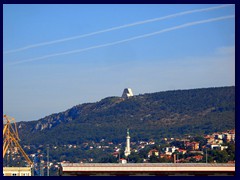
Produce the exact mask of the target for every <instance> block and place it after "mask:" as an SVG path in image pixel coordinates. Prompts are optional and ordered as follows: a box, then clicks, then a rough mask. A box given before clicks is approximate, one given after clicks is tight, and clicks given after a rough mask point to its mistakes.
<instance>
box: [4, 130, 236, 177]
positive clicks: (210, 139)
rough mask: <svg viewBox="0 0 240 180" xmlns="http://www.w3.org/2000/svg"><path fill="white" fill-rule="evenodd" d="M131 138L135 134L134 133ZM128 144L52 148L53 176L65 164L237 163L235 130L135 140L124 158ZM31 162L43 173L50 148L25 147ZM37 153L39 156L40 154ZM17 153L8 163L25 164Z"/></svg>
mask: <svg viewBox="0 0 240 180" xmlns="http://www.w3.org/2000/svg"><path fill="white" fill-rule="evenodd" d="M130 136H131V134H130ZM125 146H126V143H125V142H123V143H119V144H114V143H113V142H108V141H105V139H102V140H101V141H100V142H93V141H91V142H84V143H82V144H66V145H59V146H58V145H49V160H50V161H49V166H50V172H51V173H52V174H56V173H57V169H58V167H59V165H60V164H61V163H63V162H78V163H79V162H80V163H96V162H101V163H161V162H162V163H192V162H195V163H197V162H199V163H204V162H206V163H234V162H235V129H232V130H228V131H225V132H215V133H212V134H208V135H205V136H202V137H201V136H197V137H193V136H188V135H186V137H183V138H166V137H165V138H162V140H161V141H160V142H155V141H154V140H153V139H151V140H148V141H138V142H134V141H131V143H130V146H131V154H130V155H129V156H128V157H126V156H125V155H124V149H125ZM23 149H24V150H25V151H26V152H27V154H29V155H30V158H31V159H34V158H36V156H37V157H38V158H39V162H41V164H42V170H43V171H44V169H46V168H47V151H46V150H47V147H46V146H44V145H39V146H38V147H37V146H35V145H23ZM36 152H37V153H36ZM21 160H22V159H21V156H20V154H19V153H18V152H17V149H16V152H15V153H14V154H13V155H12V157H11V160H10V158H8V159H7V160H5V161H4V164H5V165H7V164H9V163H11V164H14V165H15V166H17V165H19V166H20V165H22V164H21V163H22V162H24V161H21Z"/></svg>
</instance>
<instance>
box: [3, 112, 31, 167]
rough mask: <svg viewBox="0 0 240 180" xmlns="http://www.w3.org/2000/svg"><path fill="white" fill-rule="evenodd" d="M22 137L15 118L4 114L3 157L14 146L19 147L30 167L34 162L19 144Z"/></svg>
mask: <svg viewBox="0 0 240 180" xmlns="http://www.w3.org/2000/svg"><path fill="white" fill-rule="evenodd" d="M19 141H20V138H19V136H18V130H17V125H16V122H15V120H14V118H12V117H9V116H7V115H4V116H3V158H4V156H5V155H6V152H7V151H8V150H10V151H12V150H13V148H15V147H16V148H18V149H19V150H20V152H21V153H22V155H23V157H24V158H25V159H26V161H27V163H28V165H29V166H30V167H32V166H33V162H32V161H31V160H30V159H29V157H28V156H27V154H26V153H25V151H24V150H23V149H22V147H21V145H20V144H19Z"/></svg>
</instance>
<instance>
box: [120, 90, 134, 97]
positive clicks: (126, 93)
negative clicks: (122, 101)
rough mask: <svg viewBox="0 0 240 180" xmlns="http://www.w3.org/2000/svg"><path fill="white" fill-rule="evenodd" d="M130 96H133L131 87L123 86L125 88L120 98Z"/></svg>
mask: <svg viewBox="0 0 240 180" xmlns="http://www.w3.org/2000/svg"><path fill="white" fill-rule="evenodd" d="M131 96H133V92H132V89H130V88H125V89H124V90H123V94H122V98H129V97H131Z"/></svg>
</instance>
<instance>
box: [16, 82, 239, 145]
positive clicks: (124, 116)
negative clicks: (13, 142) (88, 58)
mask: <svg viewBox="0 0 240 180" xmlns="http://www.w3.org/2000/svg"><path fill="white" fill-rule="evenodd" d="M18 127H19V135H20V138H21V140H22V142H21V143H23V144H48V143H49V144H68V143H72V144H79V143H82V142H85V141H88V140H93V141H100V140H101V139H106V140H109V141H113V142H116V143H117V142H124V141H125V136H126V129H127V128H130V132H131V140H133V141H134V140H147V139H151V138H153V139H160V138H162V137H179V136H183V135H185V134H190V135H191V134H192V135H200V134H207V133H211V132H216V131H224V130H227V129H232V128H235V87H234V86H233V87H218V88H203V89H192V90H174V91H166V92H157V93H151V94H143V95H137V96H133V97H131V98H129V99H123V98H120V97H108V98H105V99H102V100H101V101H99V102H96V103H85V104H80V105H77V106H74V107H72V108H70V109H68V110H66V111H64V112H60V113H57V114H52V115H50V116H46V117H44V118H42V119H40V120H38V121H31V122H19V123H18Z"/></svg>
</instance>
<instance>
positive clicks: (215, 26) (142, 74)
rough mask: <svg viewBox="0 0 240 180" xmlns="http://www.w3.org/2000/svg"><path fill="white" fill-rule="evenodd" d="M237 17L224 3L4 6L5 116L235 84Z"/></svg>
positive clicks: (22, 117) (23, 117) (21, 117)
mask: <svg viewBox="0 0 240 180" xmlns="http://www.w3.org/2000/svg"><path fill="white" fill-rule="evenodd" d="M218 6H219V7H220V6H222V7H221V8H215V9H214V8H213V9H209V10H206V9H207V8H212V7H218ZM199 9H205V10H202V11H199V12H193V10H199ZM182 12H188V13H185V14H182V15H180V14H179V13H182ZM174 14H177V15H176V16H171V17H169V18H165V19H164V18H163V19H162V20H155V21H152V22H148V20H153V19H155V18H161V17H166V16H170V15H174ZM234 15H235V6H234V5H229V6H225V5H224V6H223V5H220V4H201V5H198V4H187V5H183V4H180V5H178V4H173V5H172V4H171V5H165V4H157V5H156V4H155V5H146V4H145V5H143V4H142V5H137V4H133V5H130V4H128V5H103V4H102V5H83V4H79V5H67V4H63V5H56V4H54V5H50V4H47V5H43V4H42V5H37V4H36V5H35V4H34V5H24V4H18V5H11V4H5V5H3V51H4V55H3V113H4V114H8V115H10V116H12V117H14V118H15V119H16V121H29V120H37V119H39V118H42V117H45V116H47V115H50V114H52V113H57V112H61V111H64V110H67V109H69V108H71V107H72V106H74V105H77V104H82V103H87V102H96V101H100V100H101V99H103V98H105V97H109V96H121V94H122V92H123V89H124V88H126V87H130V88H132V90H133V93H134V94H135V95H138V94H144V93H152V92H159V91H166V90H177V89H192V88H203V87H219V86H232V85H235V17H234ZM136 22H141V23H139V24H138V25H134V23H136ZM187 24H188V25H187ZM123 25H125V26H123ZM182 26H183V27H182ZM119 27H122V28H119ZM111 28H113V29H111ZM105 30H106V32H102V31H105ZM155 32H158V33H156V34H155V35H150V34H151V33H155ZM89 33H95V34H92V35H89ZM86 34H88V35H89V36H86V37H82V38H80V37H79V36H81V35H86ZM66 38H71V40H66ZM86 48H87V49H86ZM75 50H78V51H79V52H75V53H74V52H72V51H75Z"/></svg>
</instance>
